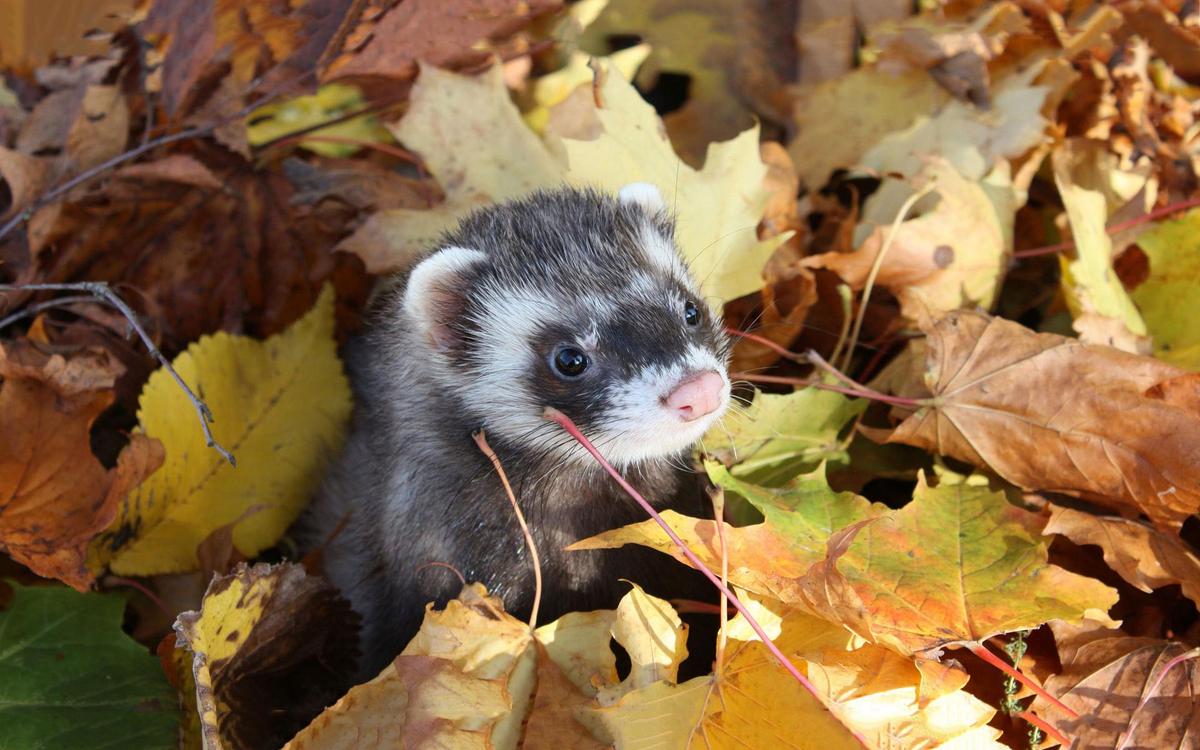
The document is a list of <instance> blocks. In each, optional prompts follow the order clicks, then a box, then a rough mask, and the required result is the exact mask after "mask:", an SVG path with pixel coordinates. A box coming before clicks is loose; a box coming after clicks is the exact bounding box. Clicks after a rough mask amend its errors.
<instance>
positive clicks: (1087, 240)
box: [1052, 141, 1149, 354]
mask: <svg viewBox="0 0 1200 750" xmlns="http://www.w3.org/2000/svg"><path fill="white" fill-rule="evenodd" d="M1099 145H1100V147H1103V144H1099ZM1052 161H1053V164H1054V181H1055V182H1056V183H1057V184H1058V192H1059V194H1061V195H1062V201H1063V206H1064V207H1065V208H1066V209H1067V218H1068V220H1069V221H1070V222H1071V234H1072V235H1073V236H1074V239H1075V253H1074V255H1075V257H1074V258H1071V257H1070V255H1069V254H1068V253H1063V254H1062V255H1061V256H1060V258H1059V262H1060V265H1061V266H1062V289H1063V294H1064V295H1065V296H1066V299H1067V306H1068V307H1069V308H1070V310H1071V316H1072V317H1073V318H1074V319H1075V328H1076V330H1077V331H1079V332H1080V334H1081V336H1080V338H1081V339H1082V340H1083V341H1085V342H1087V343H1092V344H1105V345H1108V346H1115V347H1117V348H1118V349H1123V350H1125V351H1129V352H1134V353H1136V354H1145V353H1148V351H1149V346H1148V341H1147V340H1146V334H1147V331H1146V324H1145V322H1144V321H1143V320H1142V316H1141V314H1140V313H1139V312H1138V309H1137V307H1136V306H1135V305H1134V304H1133V300H1131V299H1130V298H1129V295H1128V294H1127V293H1126V292H1125V288H1124V287H1123V286H1121V280H1120V279H1119V278H1117V274H1116V273H1115V272H1114V271H1113V267H1112V249H1113V247H1112V238H1111V237H1109V236H1108V232H1107V231H1106V230H1105V223H1106V222H1107V221H1108V201H1107V199H1106V197H1105V194H1106V186H1105V185H1103V184H1102V183H1103V182H1104V181H1106V177H1105V175H1103V174H1102V173H1097V171H1098V170H1100V171H1102V170H1103V161H1102V160H1101V159H1100V157H1099V156H1098V154H1097V153H1096V149H1095V148H1093V147H1091V146H1089V145H1088V144H1086V143H1083V142H1080V141H1067V142H1066V143H1064V144H1063V145H1062V146H1060V147H1059V148H1056V149H1055V150H1054V153H1053V155H1052ZM1097 319H1099V320H1097ZM1096 331H1103V333H1102V334H1100V335H1095V332H1096Z"/></svg>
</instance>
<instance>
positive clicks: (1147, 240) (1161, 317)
mask: <svg viewBox="0 0 1200 750" xmlns="http://www.w3.org/2000/svg"><path fill="white" fill-rule="evenodd" d="M1197 238H1200V211H1195V210H1194V211H1190V212H1188V213H1187V214H1184V215H1183V216H1181V217H1179V218H1178V219H1175V220H1173V221H1167V222H1163V223H1161V224H1157V225H1155V226H1153V227H1152V228H1151V229H1149V230H1148V231H1147V232H1145V233H1143V234H1142V235H1140V236H1139V237H1138V239H1137V246H1138V247H1139V248H1141V249H1142V252H1144V253H1145V254H1146V257H1147V260H1149V262H1150V275H1149V276H1148V277H1147V278H1146V280H1145V281H1144V282H1142V283H1141V284H1139V285H1138V286H1137V288H1135V289H1134V290H1133V291H1132V292H1131V293H1130V296H1131V297H1132V298H1133V301H1134V302H1135V303H1136V304H1137V307H1138V310H1139V311H1140V312H1141V315H1142V319H1143V320H1144V321H1145V322H1146V327H1147V329H1148V331H1149V333H1150V334H1152V335H1153V336H1154V356H1156V357H1158V358H1159V359H1161V360H1163V361H1165V362H1170V363H1171V364H1173V365H1178V366H1179V367H1186V368H1188V369H1190V370H1200V328H1198V327H1197V326H1195V325H1194V323H1195V321H1196V320H1198V319H1200V240H1198V239H1197Z"/></svg>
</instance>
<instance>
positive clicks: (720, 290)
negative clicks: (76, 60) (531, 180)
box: [550, 74, 791, 301]
mask: <svg viewBox="0 0 1200 750" xmlns="http://www.w3.org/2000/svg"><path fill="white" fill-rule="evenodd" d="M600 101H601V104H602V106H601V107H600V108H599V109H597V110H596V115H597V117H598V119H599V122H600V125H601V128H602V132H601V134H600V136H599V137H598V138H596V139H594V140H588V141H583V140H571V139H557V138H554V137H551V138H550V146H551V148H552V149H553V150H555V151H556V152H560V153H562V154H563V155H564V158H565V160H566V164H567V173H566V177H567V179H568V181H570V182H571V183H573V184H576V185H581V186H584V185H586V186H592V187H599V188H602V189H604V190H609V191H613V192H615V191H617V190H619V189H620V188H621V187H623V186H625V185H627V184H628V183H630V182H649V183H651V184H653V185H655V186H657V187H658V189H659V191H660V192H661V193H662V194H663V196H664V197H665V198H666V200H667V203H668V204H669V205H670V206H671V208H672V210H673V211H674V212H675V214H676V217H677V219H678V226H677V228H676V233H675V239H676V242H678V244H679V248H680V250H681V251H682V253H683V256H684V258H685V259H686V260H687V263H688V266H689V268H691V270H692V274H693V275H694V276H695V277H696V280H697V281H699V282H700V286H701V288H702V289H703V290H704V292H705V294H706V295H710V296H713V297H717V298H719V299H721V300H723V301H724V300H730V299H734V298H736V297H740V296H742V295H743V294H748V293H750V292H753V291H756V290H758V289H759V288H761V287H762V285H763V279H762V267H763V264H765V263H766V260H767V257H768V256H769V255H770V254H771V252H772V251H773V250H774V249H775V248H776V247H778V246H779V245H780V244H781V243H782V242H784V241H785V240H787V238H788V237H790V236H791V233H790V232H789V233H785V234H783V235H780V236H778V237H775V238H772V239H770V240H767V241H765V242H759V240H758V235H757V233H756V228H757V226H758V222H759V221H760V220H761V219H762V216H763V212H764V211H765V209H766V206H767V202H768V201H769V200H770V197H771V194H770V191H768V189H767V187H766V185H765V184H764V182H763V180H764V178H765V177H766V174H767V166H766V165H765V164H763V161H762V158H761V157H760V156H759V150H758V127H757V126H755V127H753V128H750V129H749V130H745V131H743V132H742V133H741V134H740V135H738V136H737V137H736V138H734V139H733V140H729V141H724V142H722V143H713V144H711V145H710V146H709V147H708V156H707V158H706V159H705V161H704V167H703V168H702V169H699V170H697V169H693V168H692V167H690V166H688V165H687V164H684V163H683V162H682V161H681V160H680V159H679V157H678V156H676V155H675V152H674V150H672V148H671V143H670V141H668V140H667V137H666V135H665V134H664V133H663V131H662V126H661V121H660V120H659V119H658V115H656V114H655V113H654V108H653V107H651V106H650V105H649V104H647V103H646V102H645V101H644V100H643V99H642V98H641V96H639V95H638V93H637V90H636V89H634V88H633V86H632V85H631V84H629V83H628V82H626V81H625V80H624V79H623V78H621V77H620V76H618V75H611V74H608V75H605V77H604V81H603V83H602V85H601V87H600Z"/></svg>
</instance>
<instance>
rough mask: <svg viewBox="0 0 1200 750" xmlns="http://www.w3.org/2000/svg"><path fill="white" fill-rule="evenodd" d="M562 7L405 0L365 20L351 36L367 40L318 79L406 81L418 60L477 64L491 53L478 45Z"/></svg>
mask: <svg viewBox="0 0 1200 750" xmlns="http://www.w3.org/2000/svg"><path fill="white" fill-rule="evenodd" d="M561 5H562V3H561V0H524V1H519V0H460V2H453V3H450V2H445V1H444V0H406V1H405V2H402V3H398V4H396V5H394V6H392V8H391V9H389V10H387V11H384V12H383V13H382V15H379V16H375V17H373V18H370V19H367V20H366V21H365V22H364V27H363V28H360V29H358V30H356V32H355V34H354V35H352V38H354V36H356V35H357V36H367V37H368V41H367V42H366V43H365V45H364V46H363V47H362V48H361V49H357V50H353V51H352V52H347V53H344V54H343V55H342V56H341V57H339V58H337V59H336V60H334V61H333V63H332V64H331V65H330V67H329V70H328V72H327V73H326V74H325V75H324V77H323V79H324V80H333V79H337V78H345V77H348V76H382V77H385V78H393V79H400V80H411V79H413V78H415V77H416V75H417V62H418V61H420V62H423V63H426V64H428V65H431V66H436V67H439V68H446V69H450V70H461V69H463V68H474V67H479V66H481V65H484V64H485V63H486V62H487V60H488V59H489V58H490V57H491V52H490V51H488V50H486V49H479V48H478V46H477V45H480V43H481V42H486V41H488V40H493V39H500V38H503V37H507V36H510V35H512V34H514V33H515V32H517V31H519V30H520V29H522V28H524V27H525V26H527V25H528V24H529V23H530V22H531V21H532V20H533V19H535V18H537V17H538V16H541V15H545V14H547V13H551V12H553V11H555V10H558V8H559V7H561Z"/></svg>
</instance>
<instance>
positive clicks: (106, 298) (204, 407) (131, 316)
mask: <svg viewBox="0 0 1200 750" xmlns="http://www.w3.org/2000/svg"><path fill="white" fill-rule="evenodd" d="M19 291H34V292H38V291H45V292H87V293H88V294H90V295H92V296H93V297H96V298H97V299H99V300H101V301H103V302H106V303H108V304H109V305H112V306H113V307H115V308H117V310H118V311H120V313H121V315H123V316H124V317H125V319H126V320H128V321H129V325H130V327H131V328H133V330H134V331H135V332H137V335H138V338H140V339H141V340H142V344H144V345H145V347H146V350H147V351H149V352H150V356H152V357H154V359H156V360H158V363H159V364H160V365H162V367H163V369H164V370H166V371H167V372H168V373H169V374H170V375H171V377H172V378H174V379H175V382H176V383H178V384H179V387H180V388H182V389H183V392H184V393H185V394H186V395H187V397H188V400H189V401H191V402H192V408H194V409H195V410H196V415H197V416H198V417H199V418H200V429H201V430H203V431H204V442H205V445H207V446H208V447H209V448H212V449H213V450H215V451H216V452H217V453H220V454H221V457H222V458H224V459H225V460H226V461H228V462H229V465H230V466H235V467H236V466H237V459H235V458H234V457H233V454H232V453H230V452H229V451H227V450H225V448H223V447H222V446H221V444H220V443H218V442H217V440H216V438H214V437H213V434H212V430H211V429H209V426H208V425H209V423H210V422H212V421H213V414H212V410H211V409H209V408H208V404H206V403H204V400H203V399H201V398H200V397H199V396H197V395H196V394H195V393H194V392H192V389H191V388H189V387H188V384H187V383H185V382H184V381H183V378H181V377H180V376H179V373H178V372H176V371H175V368H174V367H173V366H172V365H171V362H170V361H169V360H168V359H167V358H166V357H164V356H163V353H162V352H161V351H159V350H158V347H157V346H155V345H154V342H153V341H152V340H151V339H150V334H148V333H146V329H145V328H142V324H141V323H139V322H138V317H137V313H135V312H134V311H133V309H132V308H130V307H129V305H127V304H125V300H123V299H121V298H120V297H119V296H118V295H117V293H116V292H114V291H113V290H112V289H111V288H110V287H109V286H108V284H106V283H104V282H103V281H76V282H73V283H70V284H0V292H19ZM9 317H12V316H9Z"/></svg>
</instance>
